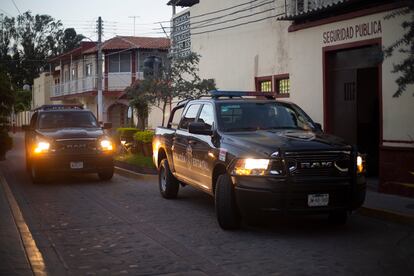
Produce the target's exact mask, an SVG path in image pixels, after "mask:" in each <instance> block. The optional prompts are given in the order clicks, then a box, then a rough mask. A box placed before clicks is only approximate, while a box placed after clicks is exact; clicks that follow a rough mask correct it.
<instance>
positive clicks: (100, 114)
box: [97, 16, 104, 122]
mask: <svg viewBox="0 0 414 276" xmlns="http://www.w3.org/2000/svg"><path fill="white" fill-rule="evenodd" d="M97 88H98V122H104V118H103V99H102V18H101V17H100V16H99V18H98V87H97Z"/></svg>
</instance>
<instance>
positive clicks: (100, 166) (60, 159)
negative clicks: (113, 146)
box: [31, 153, 114, 173]
mask: <svg viewBox="0 0 414 276" xmlns="http://www.w3.org/2000/svg"><path fill="white" fill-rule="evenodd" d="M80 164H82V166H80ZM71 165H72V166H71ZM31 166H34V167H35V168H36V169H37V170H39V171H41V172H44V173H99V172H104V171H107V170H113V168H114V159H113V154H106V153H99V154H76V155H53V154H45V155H42V156H35V157H32V158H31Z"/></svg>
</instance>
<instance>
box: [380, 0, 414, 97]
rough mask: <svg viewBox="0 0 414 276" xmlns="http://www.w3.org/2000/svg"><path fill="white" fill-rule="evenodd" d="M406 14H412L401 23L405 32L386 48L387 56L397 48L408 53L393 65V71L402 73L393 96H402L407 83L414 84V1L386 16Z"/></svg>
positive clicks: (392, 16) (388, 17)
mask: <svg viewBox="0 0 414 276" xmlns="http://www.w3.org/2000/svg"><path fill="white" fill-rule="evenodd" d="M405 15H411V17H410V19H409V20H405V21H404V22H403V23H402V24H401V26H402V27H403V28H404V30H405V33H404V34H403V35H402V37H401V38H400V39H398V40H397V41H396V42H394V43H393V44H392V45H391V46H389V47H387V48H385V50H384V52H385V56H386V57H390V56H391V55H392V54H393V53H394V51H395V50H397V49H398V51H399V52H401V53H403V54H405V55H406V58H405V59H404V60H403V61H402V62H400V63H398V64H394V65H393V70H392V72H393V73H401V74H402V75H401V76H399V77H398V78H397V80H396V82H397V84H398V88H397V91H396V92H395V93H394V95H393V97H399V96H401V94H402V93H403V92H405V90H406V89H407V85H409V84H414V2H413V1H410V2H409V4H408V6H407V7H405V8H403V9H399V10H396V11H394V12H392V13H391V14H389V15H388V16H386V19H390V18H394V17H397V16H405Z"/></svg>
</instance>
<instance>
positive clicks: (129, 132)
mask: <svg viewBox="0 0 414 276" xmlns="http://www.w3.org/2000/svg"><path fill="white" fill-rule="evenodd" d="M137 131H139V129H138V128H133V127H120V128H117V129H116V136H117V137H118V138H119V139H125V140H126V141H127V142H131V141H133V140H134V134H135V133H136V132H137Z"/></svg>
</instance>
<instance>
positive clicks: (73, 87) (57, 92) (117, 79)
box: [52, 72, 144, 97]
mask: <svg viewBox="0 0 414 276" xmlns="http://www.w3.org/2000/svg"><path fill="white" fill-rule="evenodd" d="M133 76H135V79H140V80H142V79H144V74H143V72H137V73H109V74H107V75H105V76H104V77H103V78H102V89H103V90H107V91H119V90H124V89H125V88H127V87H128V86H130V85H131V83H132V77H133ZM106 81H108V83H107V85H105V83H106ZM97 90H98V77H97V76H89V77H85V78H83V79H77V80H72V81H69V82H65V83H61V84H56V85H52V94H53V96H52V97H60V96H66V95H72V94H78V93H83V92H88V91H97Z"/></svg>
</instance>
